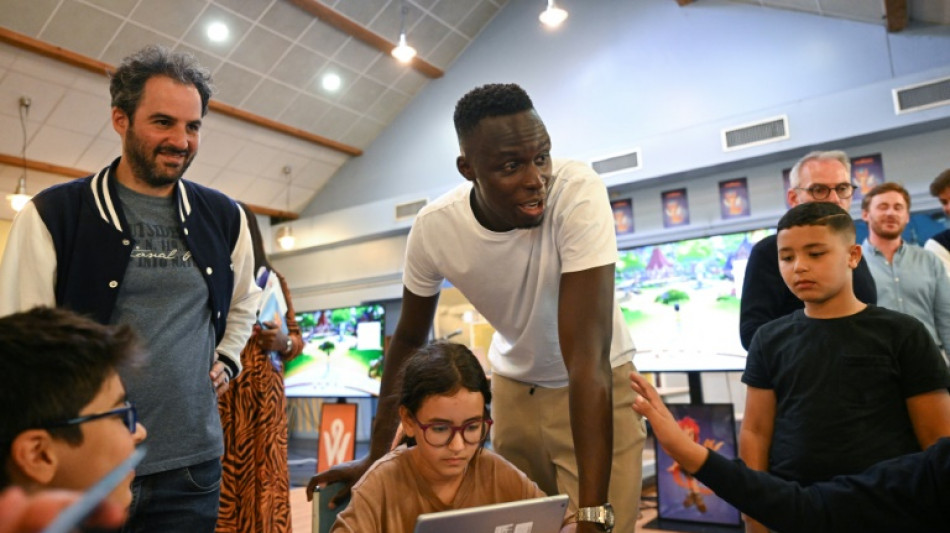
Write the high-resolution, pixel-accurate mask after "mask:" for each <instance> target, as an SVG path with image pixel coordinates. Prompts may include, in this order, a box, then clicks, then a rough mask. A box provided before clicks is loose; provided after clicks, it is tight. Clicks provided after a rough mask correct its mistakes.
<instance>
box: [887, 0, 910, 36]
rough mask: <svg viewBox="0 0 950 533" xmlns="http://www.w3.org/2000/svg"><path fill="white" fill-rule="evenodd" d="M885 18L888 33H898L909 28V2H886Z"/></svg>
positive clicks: (894, 0)
mask: <svg viewBox="0 0 950 533" xmlns="http://www.w3.org/2000/svg"><path fill="white" fill-rule="evenodd" d="M884 18H885V20H886V21H887V31H888V32H891V33H897V32H899V31H902V30H903V29H904V28H906V27H907V19H908V18H909V17H908V12H907V0H884Z"/></svg>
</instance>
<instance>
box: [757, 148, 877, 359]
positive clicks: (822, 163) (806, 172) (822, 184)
mask: <svg viewBox="0 0 950 533" xmlns="http://www.w3.org/2000/svg"><path fill="white" fill-rule="evenodd" d="M789 185H790V187H789V189H788V191H786V195H787V197H788V204H789V205H790V206H792V207H795V206H796V205H800V204H804V203H808V202H828V203H832V204H835V205H837V206H838V207H840V208H842V209H844V210H845V211H847V210H848V209H849V208H850V207H851V198H852V196H853V195H854V189H855V186H854V185H853V184H852V183H851V160H850V159H848V155H847V154H845V153H844V152H842V151H840V150H832V151H828V152H811V153H809V154H807V155H806V156H805V157H803V158H801V159H799V160H798V162H797V163H795V166H793V167H792V171H791V174H790V176H789ZM775 242H776V237H775V235H770V236H768V237H765V238H764V239H762V240H761V241H759V242H757V243H756V245H755V246H754V247H753V248H752V252H751V253H750V254H749V262H748V264H747V265H746V270H745V280H744V281H743V284H742V300H741V303H740V314H739V337H740V339H741V341H742V347H743V348H745V349H746V350H748V349H749V345H750V344H751V343H752V336H753V335H755V332H756V330H758V329H759V327H760V326H762V325H763V324H765V323H766V322H768V321H770V320H775V319H776V318H779V317H781V316H785V315H787V314H789V313H791V312H792V311H795V310H796V309H801V308H802V302H801V300H799V299H798V298H796V297H795V295H794V294H792V292H791V291H789V290H788V287H786V286H785V284H784V283H783V282H782V276H781V275H780V274H779V269H778V259H777V258H778V251H777V249H776V244H775ZM854 294H855V295H857V297H858V300H860V301H862V302H865V303H869V304H875V303H877V288H876V287H875V285H874V278H872V277H871V271H870V269H868V265H867V262H866V261H865V260H864V258H863V257H862V258H861V259H860V261H859V262H858V266H857V267H856V268H855V269H854Z"/></svg>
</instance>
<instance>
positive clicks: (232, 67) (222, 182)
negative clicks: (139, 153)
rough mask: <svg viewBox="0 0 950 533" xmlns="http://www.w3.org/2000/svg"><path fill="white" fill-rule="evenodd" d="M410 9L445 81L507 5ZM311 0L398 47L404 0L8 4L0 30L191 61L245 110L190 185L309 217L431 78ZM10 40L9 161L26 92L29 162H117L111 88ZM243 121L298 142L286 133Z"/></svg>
mask: <svg viewBox="0 0 950 533" xmlns="http://www.w3.org/2000/svg"><path fill="white" fill-rule="evenodd" d="M404 1H405V5H406V6H407V8H408V14H407V17H406V33H407V36H408V40H409V42H410V44H412V45H413V46H414V47H415V48H416V49H417V50H418V52H419V57H420V58H421V59H422V60H424V61H425V62H426V63H427V64H428V65H429V66H431V67H434V68H433V69H430V70H434V71H436V72H437V74H436V75H435V76H438V71H439V70H441V71H445V70H446V69H449V68H451V66H452V63H453V62H454V60H455V59H456V58H457V57H458V55H459V54H461V52H462V51H463V50H465V48H466V47H467V46H468V45H469V44H470V43H471V42H472V41H473V40H474V39H475V37H476V36H477V35H478V34H479V32H480V31H481V30H482V28H483V27H484V26H485V25H486V24H487V23H488V22H489V21H490V20H491V19H492V18H493V17H494V16H495V15H496V13H497V12H498V11H499V9H501V7H502V6H503V5H504V4H505V3H506V2H507V0H404ZM307 2H310V3H316V4H319V5H318V8H317V11H319V10H323V9H326V8H329V9H331V10H333V11H334V12H335V13H334V16H341V17H342V18H343V20H344V22H345V23H346V24H355V25H357V26H362V27H363V28H365V29H368V30H369V31H370V32H372V33H375V34H376V35H378V36H379V37H382V38H384V39H386V40H388V41H391V42H395V41H396V40H397V39H398V36H399V29H400V5H401V3H400V0H302V1H301V0H293V1H292V0H0V29H3V30H7V32H8V33H9V32H13V33H12V34H13V35H22V36H25V38H27V39H30V40H35V41H39V42H41V43H45V44H46V45H52V46H54V47H60V48H62V49H63V50H64V51H66V52H69V53H74V54H79V55H80V56H83V58H86V59H89V60H93V62H95V61H98V62H102V63H105V64H107V65H110V66H114V65H117V64H118V63H119V61H120V60H121V58H122V57H124V56H126V55H128V54H129V53H132V52H134V51H135V50H138V49H140V48H141V47H143V46H144V45H147V44H151V43H158V44H162V45H165V46H167V47H169V48H171V49H174V50H178V51H187V52H191V53H193V54H195V55H196V56H197V57H198V58H199V61H200V62H201V63H202V64H203V65H204V66H206V67H208V68H209V69H210V70H211V71H212V73H213V75H214V80H215V85H216V86H217V89H218V92H217V93H216V94H215V97H214V98H215V99H216V100H217V101H218V102H220V103H222V104H225V105H226V106H227V107H233V108H235V109H236V113H224V112H220V109H213V110H212V112H211V113H209V115H208V117H207V118H206V119H205V125H204V127H203V130H202V140H201V147H200V151H199V155H198V158H197V159H196V160H195V163H194V164H193V165H192V168H191V169H190V170H189V171H188V174H187V177H188V178H189V179H192V180H194V181H197V182H199V183H203V184H205V185H209V186H212V187H215V188H217V189H220V190H222V191H224V192H225V193H227V194H229V195H231V196H232V197H234V198H236V199H238V200H242V201H244V202H247V203H249V204H253V205H256V206H260V207H263V208H266V209H265V210H264V211H265V212H266V210H267V209H270V210H275V211H290V212H299V211H300V210H301V209H302V208H303V207H304V206H306V205H307V204H308V203H309V202H310V201H311V200H312V198H313V196H314V195H315V194H316V193H317V192H318V191H319V190H320V189H321V188H322V187H323V185H324V184H325V183H326V182H327V180H329V179H330V177H331V176H333V174H334V173H335V172H336V171H337V169H338V168H339V167H340V166H341V165H342V164H343V163H345V162H346V161H347V160H348V159H349V158H350V157H358V156H359V155H358V154H359V153H360V152H361V150H362V149H364V148H365V147H367V146H368V145H369V144H370V143H371V142H372V141H373V139H375V138H376V136H377V135H378V134H379V133H380V132H381V131H382V130H383V129H384V128H385V127H386V126H387V125H388V124H389V123H390V122H391V121H392V120H393V119H394V118H395V117H396V116H397V115H398V114H399V113H400V112H401V111H402V109H403V108H404V107H405V106H406V104H407V103H408V102H409V101H410V100H411V99H412V98H413V97H414V96H415V95H416V94H417V93H418V92H419V91H420V90H421V89H422V88H423V87H424V86H425V85H426V84H427V83H428V82H429V81H431V79H432V78H430V77H429V76H431V73H430V74H428V75H427V74H424V72H426V71H425V70H423V69H418V68H416V69H414V68H411V67H407V66H404V65H401V64H399V63H397V62H396V61H395V60H394V59H393V58H392V57H391V56H390V55H389V54H388V53H385V52H383V51H382V50H381V49H380V47H379V46H376V47H374V46H372V45H371V44H370V43H368V42H367V41H366V40H365V39H362V40H361V39H360V38H357V37H354V36H353V35H351V34H349V33H347V32H345V31H343V30H341V29H338V27H340V26H339V24H336V25H334V24H332V23H330V22H325V21H324V20H323V19H320V18H317V17H316V16H314V15H313V14H311V12H310V11H308V10H304V9H302V8H301V7H298V5H301V4H306V3H307ZM213 21H222V22H224V23H226V24H227V25H228V27H229V29H230V37H229V39H228V40H226V41H225V42H222V43H213V42H211V41H210V40H208V38H207V37H206V35H205V28H206V26H207V25H208V24H210V23H211V22H213ZM8 43H9V40H7V41H3V40H0V156H4V155H5V156H12V157H20V155H21V149H22V142H23V136H22V133H21V125H20V119H19V114H18V113H19V105H18V102H19V99H20V97H22V96H27V97H29V98H30V100H31V101H32V105H31V107H30V111H29V118H28V121H27V124H26V140H27V145H26V157H27V159H29V160H31V161H34V162H39V163H48V164H50V165H56V166H60V167H66V169H72V170H76V169H78V170H82V171H88V172H92V171H94V170H98V169H99V168H101V167H103V166H105V165H106V164H108V163H109V162H110V161H111V160H112V159H113V158H114V157H116V156H117V155H118V154H119V151H120V144H119V139H118V136H117V135H116V133H115V132H114V131H113V130H112V127H111V124H110V122H109V96H108V92H109V91H108V78H107V77H106V76H105V75H104V74H102V73H96V72H92V71H90V70H88V69H84V68H79V67H76V66H72V65H68V64H65V63H63V62H62V61H59V60H56V59H51V58H47V57H44V56H43V55H40V54H37V53H35V52H33V51H29V50H26V49H23V48H21V47H17V46H14V45H12V44H8ZM329 72H333V73H335V74H337V75H338V76H339V77H340V78H341V79H342V82H343V85H342V87H341V89H340V90H339V91H338V92H337V93H329V92H327V91H325V90H324V89H323V88H322V86H321V84H320V80H321V78H322V76H323V75H324V74H326V73H329ZM235 114H237V115H242V114H243V115H247V114H251V115H255V116H257V117H261V118H263V119H266V120H269V121H273V122H276V123H278V124H279V125H281V126H283V127H284V128H285V129H289V130H293V129H296V130H300V132H302V133H301V135H292V134H287V133H280V132H277V131H274V129H273V128H268V127H261V126H260V125H255V124H253V123H250V122H248V121H246V120H242V119H241V118H239V117H238V118H236V117H235ZM314 138H324V139H326V140H328V141H330V142H329V144H330V146H326V145H325V144H326V143H324V144H321V143H320V142H314V141H313V139H314ZM341 146H342V148H343V149H342V150H341V149H339V148H340V147H341ZM7 161H8V163H7V164H3V163H0V219H11V218H12V217H13V212H12V210H11V209H10V207H9V202H6V201H5V199H4V198H5V195H6V194H9V193H12V192H13V190H14V189H15V187H16V183H17V180H18V179H19V178H20V176H21V174H22V172H23V170H22V168H21V167H19V166H17V165H16V164H13V163H10V162H9V158H7ZM285 166H289V167H290V168H291V169H292V172H291V174H290V176H289V177H288V176H287V175H285V174H284V173H282V171H281V170H282V169H283V168H284V167H285ZM67 179H71V178H70V177H68V176H64V175H63V172H62V171H57V170H56V169H52V171H51V172H44V171H41V170H29V171H28V174H27V187H28V189H29V192H30V193H36V192H38V191H39V190H41V189H43V188H45V187H47V186H49V185H52V184H54V183H59V182H62V181H64V180H67ZM291 180H292V181H291Z"/></svg>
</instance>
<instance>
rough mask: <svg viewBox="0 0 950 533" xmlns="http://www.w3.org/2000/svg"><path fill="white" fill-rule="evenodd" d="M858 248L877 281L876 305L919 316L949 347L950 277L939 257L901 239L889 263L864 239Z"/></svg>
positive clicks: (937, 341) (918, 318) (945, 347)
mask: <svg viewBox="0 0 950 533" xmlns="http://www.w3.org/2000/svg"><path fill="white" fill-rule="evenodd" d="M861 249H862V252H863V253H864V257H865V258H866V259H867V262H868V266H869V267H870V268H871V275H872V276H873V277H874V283H875V285H877V305H879V306H881V307H886V308H888V309H893V310H895V311H900V312H901V313H904V314H907V315H910V316H912V317H914V318H916V319H917V320H920V321H921V322H923V324H924V326H925V327H926V328H927V331H929V332H930V334H931V335H932V336H933V338H934V341H936V343H937V344H938V345H939V346H941V347H942V348H943V349H944V350H946V349H947V348H950V278H948V277H947V271H946V269H945V268H944V266H943V263H942V262H940V259H939V258H938V257H937V256H936V255H934V254H933V253H931V252H928V251H927V250H924V249H923V248H921V247H920V246H915V245H908V244H904V243H901V245H900V247H898V248H897V251H896V252H895V253H894V258H893V260H892V261H891V262H890V263H888V262H887V259H886V258H885V257H884V254H883V253H881V252H880V251H879V250H878V249H877V248H875V247H874V245H873V244H871V243H870V242H868V240H867V239H864V243H862V244H861Z"/></svg>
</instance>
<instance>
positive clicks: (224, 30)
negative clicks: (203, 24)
mask: <svg viewBox="0 0 950 533" xmlns="http://www.w3.org/2000/svg"><path fill="white" fill-rule="evenodd" d="M206 31H207V35H208V39H211V41H212V42H215V43H221V42H224V41H226V40H228V35H230V34H231V32H230V30H228V27H227V25H226V24H225V23H223V22H212V23H211V24H208V28H207V30H206Z"/></svg>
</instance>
